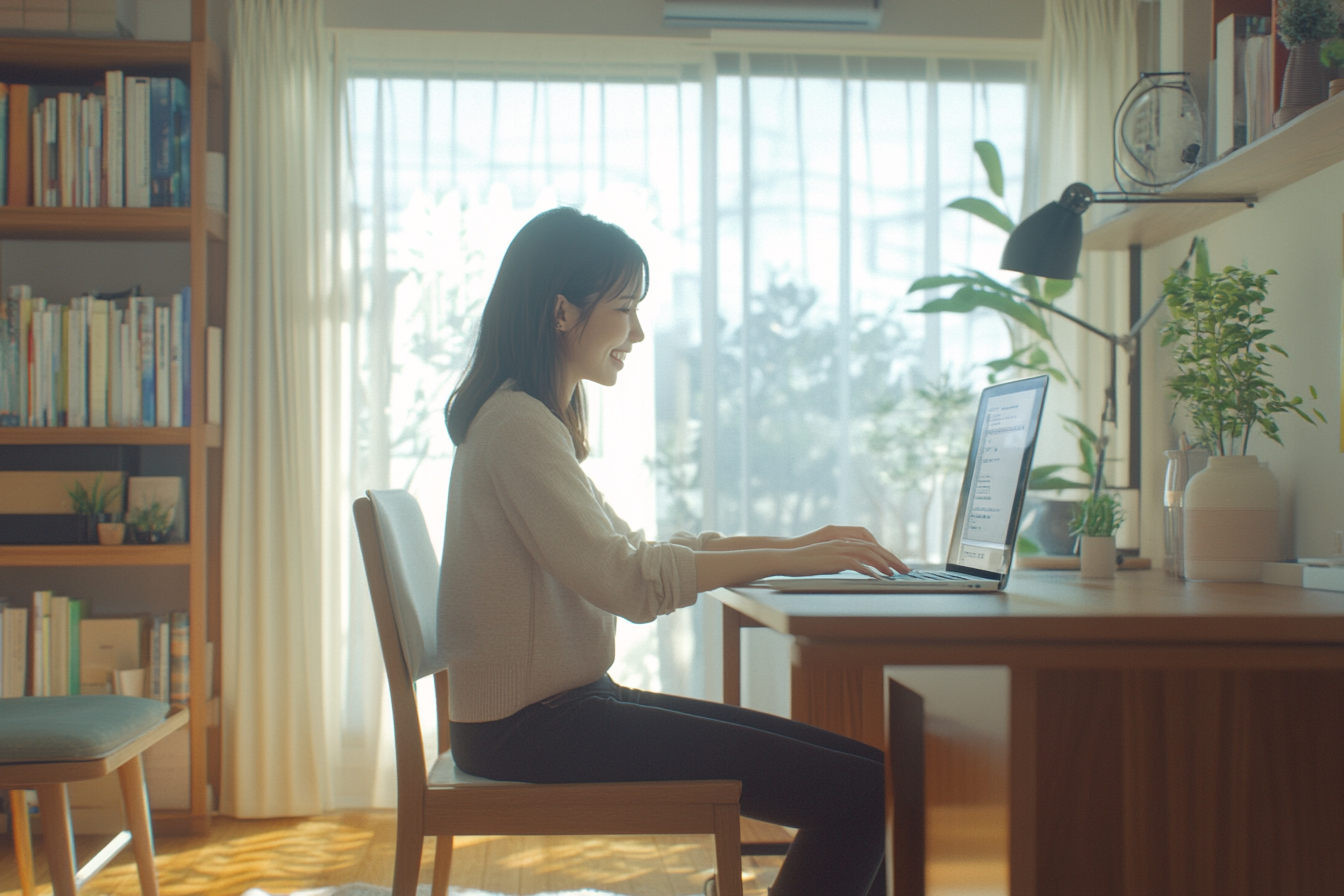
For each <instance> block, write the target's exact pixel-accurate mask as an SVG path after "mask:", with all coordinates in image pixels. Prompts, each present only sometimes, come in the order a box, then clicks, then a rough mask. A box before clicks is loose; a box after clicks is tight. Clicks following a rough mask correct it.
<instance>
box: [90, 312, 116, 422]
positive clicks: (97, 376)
mask: <svg viewBox="0 0 1344 896" xmlns="http://www.w3.org/2000/svg"><path fill="white" fill-rule="evenodd" d="M84 304H85V307H86V308H88V309H89V313H88V321H89V327H88V349H89V351H88V359H89V363H88V368H89V369H88V392H87V395H88V415H87V417H88V425H89V426H107V422H108V421H107V360H108V359H107V328H108V322H109V321H108V311H109V306H110V305H111V304H112V303H111V302H109V301H107V300H105V299H94V298H86V299H85V300H84Z"/></svg>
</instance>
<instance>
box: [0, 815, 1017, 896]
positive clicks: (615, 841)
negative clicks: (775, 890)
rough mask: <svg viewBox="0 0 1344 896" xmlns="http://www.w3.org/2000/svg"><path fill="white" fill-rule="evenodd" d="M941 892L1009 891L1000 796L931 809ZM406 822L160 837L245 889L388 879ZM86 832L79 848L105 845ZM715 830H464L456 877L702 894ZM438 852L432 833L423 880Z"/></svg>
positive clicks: (216, 885)
mask: <svg viewBox="0 0 1344 896" xmlns="http://www.w3.org/2000/svg"><path fill="white" fill-rule="evenodd" d="M929 820H930V826H929V855H930V862H929V885H930V886H929V893H930V894H931V896H1001V894H1005V893H1006V892H1007V863H1006V861H1005V859H1006V854H1007V839H1006V827H1007V823H1006V822H1007V820H1006V815H1005V813H1004V811H1003V808H1002V807H983V806H965V807H935V808H934V809H931V810H930V819H929ZM395 828H396V823H395V819H394V816H393V813H391V812H384V811H366V812H344V813H332V814H329V815H323V816H320V817H316V818H281V819H263V820H244V819H235V818H226V817H223V816H220V817H217V818H215V819H214V821H213V823H212V827H211V832H210V835H209V836H208V837H161V838H159V839H158V840H157V841H156V843H155V847H156V853H157V856H158V870H159V885H160V890H161V892H162V894H163V896H240V894H241V893H243V891H245V890H247V889H248V888H250V887H256V888H258V889H261V890H264V891H265V892H267V893H273V894H280V893H290V892H292V891H294V890H299V889H308V888H314V887H324V886H333V885H338V884H342V883H349V882H351V881H364V882H367V883H376V884H382V885H384V886H386V885H388V884H389V883H390V882H391V879H392V858H393V853H394V849H395V846H394V844H395ZM779 833H780V829H778V828H773V827H772V826H769V825H760V824H758V823H756V822H751V821H744V836H747V837H754V838H756V839H774V838H776V837H777V836H778V835H779ZM102 842H103V841H102V840H101V839H99V838H79V843H78V844H77V848H78V849H79V852H80V856H81V858H85V857H87V856H88V855H91V854H92V852H93V851H94V850H96V849H98V848H99V847H100V846H101V845H102ZM34 846H35V850H36V853H37V855H36V864H37V879H38V881H39V887H38V892H39V894H43V896H45V894H50V893H51V887H50V885H49V884H47V883H46V881H47V880H48V877H47V869H46V859H45V856H44V854H43V851H42V844H41V839H40V838H38V839H37V840H36V841H35V843H34ZM712 848H713V844H712V841H711V840H710V838H708V837H673V836H657V837H623V838H607V837H459V838H458V840H457V845H456V848H455V849H454V851H453V852H454V855H453V873H452V879H451V882H452V884H453V885H454V886H459V887H471V888H476V889H481V890H486V891H489V892H496V893H501V894H505V896H525V894H533V893H542V892H547V891H555V890H574V889H582V888H585V887H592V888H595V889H604V890H609V891H611V892H613V893H618V894H621V896H692V894H698V893H700V892H701V888H702V886H703V883H704V880H705V878H706V877H707V876H708V875H709V873H710V869H711V868H712V864H713V858H712V852H711V850H712ZM433 861H434V848H433V844H432V843H426V845H425V853H424V860H423V863H422V865H421V876H420V879H421V881H422V882H424V883H429V881H430V879H431V870H432V868H433ZM779 862H780V859H779V858H777V857H770V856H762V857H753V856H745V857H743V860H742V864H743V877H744V883H745V884H746V888H745V889H746V893H747V896H765V892H766V887H768V886H769V884H770V882H771V881H772V880H774V875H775V873H776V871H777V869H778V868H779ZM80 893H81V896H139V893H140V888H139V884H138V881H137V879H136V874H135V864H134V862H133V861H132V858H131V853H130V850H126V851H125V852H123V853H122V855H121V856H119V857H118V858H117V859H116V860H115V861H114V862H113V863H112V864H111V865H109V866H108V867H107V868H106V869H104V870H103V871H102V872H100V873H99V874H98V875H96V876H95V877H94V878H93V879H92V880H90V881H89V882H88V883H87V884H86V885H85V886H84V888H83V889H82V890H81V891H80ZM0 896H19V890H18V870H17V867H16V863H15V860H14V852H13V844H12V842H11V840H10V837H9V835H8V834H5V835H3V836H2V837H0Z"/></svg>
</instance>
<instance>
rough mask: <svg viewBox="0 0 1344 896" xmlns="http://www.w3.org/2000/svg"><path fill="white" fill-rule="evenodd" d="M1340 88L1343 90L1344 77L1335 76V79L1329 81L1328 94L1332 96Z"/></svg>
mask: <svg viewBox="0 0 1344 896" xmlns="http://www.w3.org/2000/svg"><path fill="white" fill-rule="evenodd" d="M1341 90H1344V78H1336V79H1335V80H1333V81H1331V82H1330V95H1331V96H1334V95H1335V94H1337V93H1339V92H1340V91H1341Z"/></svg>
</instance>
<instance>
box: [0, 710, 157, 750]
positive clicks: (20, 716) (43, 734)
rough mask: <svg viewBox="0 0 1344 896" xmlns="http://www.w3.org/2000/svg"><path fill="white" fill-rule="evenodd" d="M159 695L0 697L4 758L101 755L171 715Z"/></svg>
mask: <svg viewBox="0 0 1344 896" xmlns="http://www.w3.org/2000/svg"><path fill="white" fill-rule="evenodd" d="M168 710H169V706H168V704H167V703H164V702H162V701H160V700H146V699H145V698H143V697H122V696H116V695H112V694H82V695H79V696H72V697H6V698H4V699H0V763H20V762H22V763H33V762H77V761H83V760H89V759H101V758H103V757H104V756H108V755H111V754H112V753H114V752H116V750H117V748H119V747H121V746H123V745H125V744H127V743H129V742H130V741H132V740H134V739H135V738H137V737H139V736H140V735H142V734H144V733H145V732H146V731H148V730H149V729H151V728H153V727H154V726H155V725H157V724H159V723H160V722H162V721H163V720H164V717H165V716H167V715H168Z"/></svg>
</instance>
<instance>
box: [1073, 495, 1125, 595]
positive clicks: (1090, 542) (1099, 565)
mask: <svg viewBox="0 0 1344 896" xmlns="http://www.w3.org/2000/svg"><path fill="white" fill-rule="evenodd" d="M1124 521H1125V514H1124V511H1123V510H1121V509H1120V499H1119V498H1117V497H1116V496H1115V495H1113V494H1110V493H1109V492H1102V493H1101V494H1093V495H1088V496H1087V497H1086V498H1084V499H1083V500H1081V501H1079V502H1078V504H1077V506H1076V507H1075V508H1074V511H1073V519H1072V520H1070V521H1069V533H1070V534H1071V535H1075V536H1077V537H1078V538H1080V539H1081V544H1080V549H1079V570H1080V572H1081V573H1082V576H1083V578H1085V579H1109V578H1114V576H1115V566H1116V552H1115V533H1116V531H1117V530H1118V529H1119V528H1120V524H1121V523H1123V522H1124Z"/></svg>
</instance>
